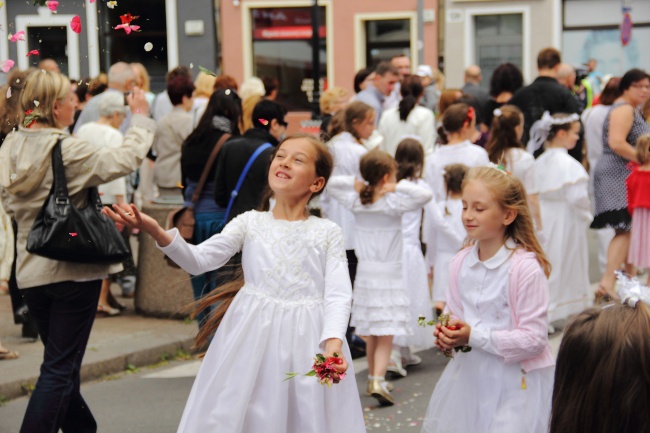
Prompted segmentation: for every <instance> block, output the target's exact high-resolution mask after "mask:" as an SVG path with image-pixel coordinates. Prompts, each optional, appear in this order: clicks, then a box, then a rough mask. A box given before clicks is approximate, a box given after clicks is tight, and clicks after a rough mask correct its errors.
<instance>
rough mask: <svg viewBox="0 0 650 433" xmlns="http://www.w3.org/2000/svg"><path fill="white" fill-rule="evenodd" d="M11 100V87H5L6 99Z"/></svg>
mask: <svg viewBox="0 0 650 433" xmlns="http://www.w3.org/2000/svg"><path fill="white" fill-rule="evenodd" d="M9 98H11V87H7V99H9Z"/></svg>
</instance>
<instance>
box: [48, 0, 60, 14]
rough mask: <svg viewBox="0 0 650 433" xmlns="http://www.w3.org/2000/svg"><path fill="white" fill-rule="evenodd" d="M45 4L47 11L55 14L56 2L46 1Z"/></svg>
mask: <svg viewBox="0 0 650 433" xmlns="http://www.w3.org/2000/svg"><path fill="white" fill-rule="evenodd" d="M45 4H46V5H47V7H48V9H50V10H51V11H52V12H54V13H56V8H58V7H59V2H58V1H56V0H47V1H46V2H45Z"/></svg>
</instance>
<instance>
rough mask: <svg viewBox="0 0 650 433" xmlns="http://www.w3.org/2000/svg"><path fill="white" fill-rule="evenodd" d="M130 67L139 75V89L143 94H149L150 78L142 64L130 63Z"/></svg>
mask: <svg viewBox="0 0 650 433" xmlns="http://www.w3.org/2000/svg"><path fill="white" fill-rule="evenodd" d="M131 66H133V67H134V68H136V69H137V70H138V72H139V73H140V77H141V78H142V86H141V89H142V90H144V91H145V92H151V77H150V76H149V72H147V68H145V67H144V65H143V64H142V63H131Z"/></svg>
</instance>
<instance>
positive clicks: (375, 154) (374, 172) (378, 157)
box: [359, 148, 397, 204]
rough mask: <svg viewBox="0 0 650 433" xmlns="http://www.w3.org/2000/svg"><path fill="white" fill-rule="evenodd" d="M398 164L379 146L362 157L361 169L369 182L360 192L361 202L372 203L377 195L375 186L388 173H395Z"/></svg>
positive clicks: (362, 174)
mask: <svg viewBox="0 0 650 433" xmlns="http://www.w3.org/2000/svg"><path fill="white" fill-rule="evenodd" d="M396 169H397V164H396V163H395V160H394V159H393V157H392V156H390V155H389V154H388V153H386V152H384V151H382V150H379V149H377V148H375V149H373V150H371V151H370V152H368V153H366V154H365V155H363V156H362V157H361V161H360V162H359V170H360V171H361V177H363V179H364V180H365V181H366V182H368V184H367V185H366V186H365V187H363V189H362V190H361V192H359V197H360V198H361V204H370V203H372V199H373V198H374V195H375V187H376V186H377V184H378V183H379V182H380V181H381V180H382V179H383V177H384V176H386V175H387V174H391V173H394V172H395V170H396Z"/></svg>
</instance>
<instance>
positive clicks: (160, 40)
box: [97, 0, 169, 92]
mask: <svg viewBox="0 0 650 433" xmlns="http://www.w3.org/2000/svg"><path fill="white" fill-rule="evenodd" d="M161 3H163V2H161V1H160V0H138V1H137V2H129V9H128V11H129V13H131V15H133V16H138V17H139V18H137V19H135V20H134V21H133V24H134V25H139V26H140V31H138V32H131V33H130V34H128V35H127V34H126V32H125V31H124V30H123V29H117V30H116V29H115V28H114V27H115V26H116V25H118V24H121V23H122V21H121V19H120V15H123V14H124V13H125V10H124V9H119V10H118V9H117V8H115V9H110V8H108V7H107V6H106V2H97V8H98V12H99V31H100V36H99V40H100V49H101V50H100V53H101V54H100V69H101V70H102V71H108V68H110V66H111V65H112V64H114V63H117V62H128V63H131V62H138V63H142V64H143V65H144V66H145V68H147V72H148V73H149V75H150V76H151V89H152V91H153V92H160V91H162V90H163V89H164V88H165V75H166V74H167V70H168V69H169V68H168V65H167V29H166V14H165V6H164V3H163V4H162V5H161ZM148 42H150V43H151V44H152V45H153V49H152V50H151V51H146V50H145V49H144V46H145V44H146V43H148Z"/></svg>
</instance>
